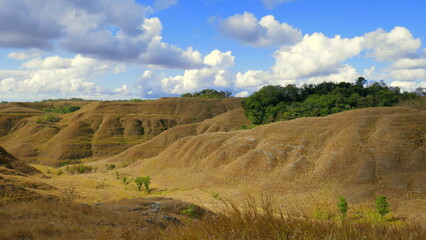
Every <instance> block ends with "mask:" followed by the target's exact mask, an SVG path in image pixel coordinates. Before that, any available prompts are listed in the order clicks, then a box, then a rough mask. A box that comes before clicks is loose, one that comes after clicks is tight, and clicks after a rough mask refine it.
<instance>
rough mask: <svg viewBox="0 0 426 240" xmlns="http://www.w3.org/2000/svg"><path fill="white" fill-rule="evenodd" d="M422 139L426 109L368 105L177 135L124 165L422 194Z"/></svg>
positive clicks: (246, 181) (165, 177) (283, 188)
mask: <svg viewBox="0 0 426 240" xmlns="http://www.w3.org/2000/svg"><path fill="white" fill-rule="evenodd" d="M425 138H426V111H420V110H414V109H409V108H403V107H393V108H369V109H361V110H354V111H347V112H343V113H338V114H334V115H330V116H328V117H321V118H302V119H296V120H293V121H284V122H277V123H273V124H269V125H264V126H259V127H256V128H254V129H251V130H242V131H234V132H218V133H205V134H201V135H197V136H192V137H186V138H182V139H179V140H177V141H176V142H174V143H173V144H171V145H170V146H169V147H168V148H167V149H165V150H164V151H163V152H162V153H161V154H159V155H158V156H157V157H154V158H151V159H148V160H143V161H142V162H140V163H135V164H134V165H132V166H130V167H129V168H128V170H127V171H128V172H129V173H133V174H137V175H140V174H142V175H150V176H151V177H152V178H153V179H154V181H157V182H159V183H160V184H163V185H164V186H168V187H187V188H191V187H206V186H207V187H208V186H212V187H214V186H226V187H227V188H229V187H235V188H237V186H239V187H241V188H249V189H255V190H256V191H260V192H262V191H263V192H274V193H277V192H287V193H288V192H293V193H297V192H306V191H307V190H310V191H311V192H315V191H317V192H321V191H322V192H324V189H334V190H335V191H334V190H333V192H335V193H336V194H338V193H344V194H346V195H347V196H350V197H351V199H363V198H366V197H371V196H374V195H376V194H380V193H382V194H383V193H387V194H390V195H393V196H395V195H399V194H400V195H401V194H405V195H411V196H414V195H415V196H422V197H424V196H425V195H426V144H425ZM401 196H402V195H401Z"/></svg>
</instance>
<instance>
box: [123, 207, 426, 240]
mask: <svg viewBox="0 0 426 240" xmlns="http://www.w3.org/2000/svg"><path fill="white" fill-rule="evenodd" d="M223 204H224V206H225V207H221V210H220V214H218V215H216V216H213V217H212V216H210V217H207V218H205V219H204V220H203V221H194V222H192V223H189V224H186V225H184V226H176V227H172V228H168V229H163V230H162V229H155V230H151V231H149V232H146V233H145V234H143V235H142V236H139V238H138V239H165V240H167V239H170V240H172V239H173V240H178V239H182V240H183V239H185V240H188V239H247V240H249V239H250V240H251V239H309V240H311V239H339V240H340V239H380V240H382V239H413V240H414V239H419V240H420V239H426V230H425V227H423V226H422V225H420V224H417V223H406V222H381V221H376V222H372V221H370V220H367V219H351V218H345V219H343V218H337V219H335V220H318V219H314V218H311V217H308V215H307V214H305V213H304V212H303V211H301V210H300V209H287V211H286V212H282V211H281V210H278V209H279V208H277V207H276V205H275V204H274V202H273V201H271V199H264V200H263V201H262V202H261V204H260V207H257V206H259V205H258V204H256V203H255V201H254V200H253V199H249V200H247V201H245V202H244V203H243V204H241V205H237V204H234V203H232V202H229V201H224V202H223ZM129 239H131V238H129Z"/></svg>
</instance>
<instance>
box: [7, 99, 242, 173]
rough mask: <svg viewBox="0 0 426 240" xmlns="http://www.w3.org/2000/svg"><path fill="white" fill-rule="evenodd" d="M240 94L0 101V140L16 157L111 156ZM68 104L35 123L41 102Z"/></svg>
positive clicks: (217, 110)
mask: <svg viewBox="0 0 426 240" xmlns="http://www.w3.org/2000/svg"><path fill="white" fill-rule="evenodd" d="M240 102H241V99H237V98H229V99H187V98H164V99H160V100H156V101H147V102H119V101H111V102H108V101H105V102H98V101H90V102H89V101H81V102H70V101H65V102H61V101H53V102H49V101H46V102H42V103H8V104H3V105H2V106H0V144H1V146H3V147H4V148H5V149H7V150H8V151H9V152H11V153H12V154H14V155H16V156H17V157H21V158H25V159H27V160H31V161H33V162H38V163H43V164H49V165H56V166H57V165H59V163H60V162H61V161H64V160H71V161H79V159H81V158H87V157H94V158H99V157H112V156H114V155H116V154H118V153H120V152H122V151H124V150H126V149H128V148H130V147H132V146H135V145H137V144H140V143H143V142H145V141H147V140H149V139H151V138H153V137H155V136H157V135H159V134H160V133H162V132H164V131H166V130H167V129H170V128H173V127H175V126H178V125H182V124H188V123H195V122H201V121H203V120H205V119H209V118H212V117H214V116H217V115H220V114H222V113H225V112H227V111H231V110H233V109H235V108H239V107H240ZM64 104H73V105H78V106H80V107H82V108H81V109H80V110H78V111H76V112H73V113H69V114H59V117H60V118H61V120H60V121H59V122H56V123H48V124H38V123H36V120H37V118H38V117H40V116H42V115H43V114H44V113H43V112H42V111H40V110H41V109H42V108H44V107H58V106H62V105H64Z"/></svg>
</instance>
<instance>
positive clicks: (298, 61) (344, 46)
mask: <svg viewBox="0 0 426 240" xmlns="http://www.w3.org/2000/svg"><path fill="white" fill-rule="evenodd" d="M363 42H364V38H363V37H354V38H351V39H349V38H341V37H340V36H335V37H334V38H328V37H326V36H325V35H324V34H322V33H314V34H312V35H305V36H304V37H303V40H302V41H301V42H300V43H298V44H296V45H295V46H292V47H289V48H281V49H280V50H278V51H276V52H275V53H274V57H275V59H276V63H275V65H274V66H273V71H274V73H275V74H278V75H280V76H282V77H283V78H285V79H298V78H304V77H314V76H316V75H328V74H332V73H336V72H338V71H339V66H340V64H341V63H342V62H343V61H345V60H347V59H349V58H351V57H354V56H357V55H359V54H360V52H361V50H362V47H363Z"/></svg>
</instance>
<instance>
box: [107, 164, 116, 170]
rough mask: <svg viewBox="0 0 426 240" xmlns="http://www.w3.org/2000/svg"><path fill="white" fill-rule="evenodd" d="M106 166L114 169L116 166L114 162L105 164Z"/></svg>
mask: <svg viewBox="0 0 426 240" xmlns="http://www.w3.org/2000/svg"><path fill="white" fill-rule="evenodd" d="M105 167H106V168H107V170H113V169H114V168H115V165H114V164H105Z"/></svg>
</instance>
